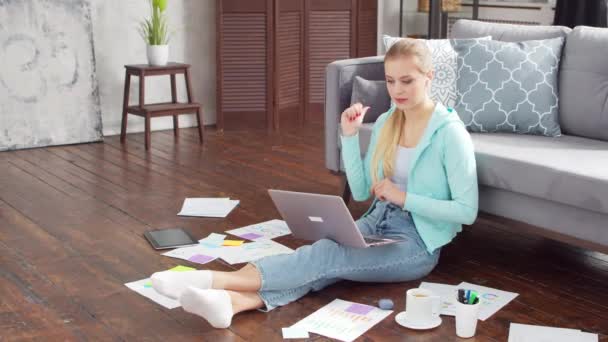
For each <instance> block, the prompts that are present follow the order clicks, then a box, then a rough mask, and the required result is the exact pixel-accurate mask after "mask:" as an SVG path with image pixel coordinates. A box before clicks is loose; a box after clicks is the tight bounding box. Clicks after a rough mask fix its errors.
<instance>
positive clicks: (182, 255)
mask: <svg viewBox="0 0 608 342" xmlns="http://www.w3.org/2000/svg"><path fill="white" fill-rule="evenodd" d="M225 237H226V235H223V234H216V233H211V234H210V235H209V236H208V237H206V238H204V239H200V240H199V245H198V246H188V247H181V248H176V249H174V250H171V251H169V252H166V253H163V254H162V255H164V256H168V257H171V258H177V259H182V260H188V261H192V262H195V263H198V264H206V263H208V262H211V261H213V260H215V259H217V258H219V257H220V256H221V252H222V247H221V246H222V243H223V242H224V238H225Z"/></svg>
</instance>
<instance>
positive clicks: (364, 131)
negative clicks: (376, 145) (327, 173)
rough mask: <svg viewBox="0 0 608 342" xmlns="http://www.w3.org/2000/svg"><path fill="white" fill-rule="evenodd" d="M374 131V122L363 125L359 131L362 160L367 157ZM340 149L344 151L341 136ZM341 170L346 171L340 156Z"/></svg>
mask: <svg viewBox="0 0 608 342" xmlns="http://www.w3.org/2000/svg"><path fill="white" fill-rule="evenodd" d="M366 115H367V114H366ZM373 129H374V123H373V122H370V123H364V124H362V125H361V128H360V129H359V148H360V149H361V158H364V157H365V153H366V152H367V147H368V146H369V141H370V140H371V138H372V130H373ZM338 134H341V133H338ZM338 148H340V149H342V141H341V140H340V136H338ZM340 170H342V171H344V165H343V163H342V156H340Z"/></svg>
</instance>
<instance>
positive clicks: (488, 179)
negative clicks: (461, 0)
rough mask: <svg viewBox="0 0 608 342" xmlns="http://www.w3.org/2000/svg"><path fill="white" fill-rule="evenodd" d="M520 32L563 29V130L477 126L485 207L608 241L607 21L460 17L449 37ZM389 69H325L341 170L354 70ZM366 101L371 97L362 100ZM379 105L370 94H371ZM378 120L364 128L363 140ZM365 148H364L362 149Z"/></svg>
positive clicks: (549, 231) (330, 152)
mask: <svg viewBox="0 0 608 342" xmlns="http://www.w3.org/2000/svg"><path fill="white" fill-rule="evenodd" d="M487 35H491V36H492V37H493V39H495V40H502V41H523V40H530V39H546V38H555V37H560V36H563V37H566V42H565V45H564V48H563V51H562V59H561V61H560V70H559V101H560V103H559V104H560V108H559V110H560V112H559V120H560V125H561V129H562V135H561V136H559V137H556V138H549V137H544V136H531V135H518V134H501V133H472V134H471V136H472V139H473V142H474V145H475V155H476V160H477V168H478V170H477V173H478V177H479V187H480V188H479V191H480V192H479V195H480V198H479V207H480V211H482V212H485V213H490V214H493V215H497V216H500V217H503V218H506V219H507V220H506V221H507V222H511V223H522V224H512V225H509V227H515V226H521V227H524V228H525V229H527V230H529V228H530V227H532V228H534V230H536V231H538V232H540V233H542V234H543V235H545V236H550V237H552V238H556V239H558V240H563V241H567V242H569V243H572V244H575V245H581V246H584V247H587V248H591V249H595V250H600V251H602V252H605V251H608V29H600V28H591V27H582V26H580V27H576V28H574V29H573V30H571V29H569V28H567V27H559V26H523V25H510V24H489V23H484V22H478V21H472V20H459V21H457V22H456V23H455V24H454V26H453V28H452V31H451V38H473V37H482V36H487ZM356 75H358V76H361V77H363V78H365V79H370V80H382V79H384V65H383V56H376V57H367V58H358V59H349V60H341V61H336V62H334V63H331V64H329V65H328V67H327V70H326V96H325V99H326V100H325V162H326V166H327V168H328V169H329V170H331V171H334V172H341V171H343V165H342V162H341V157H340V145H339V139H338V134H339V130H338V128H339V118H340V114H341V112H342V111H343V110H344V109H345V108H347V107H348V106H349V104H350V95H351V91H352V81H353V78H354V77H355V76H356ZM366 105H367V104H366ZM371 105H373V104H371ZM372 126H373V123H367V124H364V127H363V128H362V130H361V132H360V144H361V147H362V148H361V151H366V150H367V145H368V143H369V138H370V134H371V128H372ZM363 153H364V152H363Z"/></svg>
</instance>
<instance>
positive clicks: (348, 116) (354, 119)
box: [340, 102, 369, 136]
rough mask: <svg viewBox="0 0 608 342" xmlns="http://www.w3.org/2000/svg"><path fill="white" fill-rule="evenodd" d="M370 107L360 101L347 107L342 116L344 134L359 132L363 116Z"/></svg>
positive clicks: (341, 123) (349, 134) (341, 122)
mask: <svg viewBox="0 0 608 342" xmlns="http://www.w3.org/2000/svg"><path fill="white" fill-rule="evenodd" d="M368 109H369V107H363V105H362V104H361V103H359V102H357V103H355V104H354V105H352V106H350V107H348V108H346V110H344V111H343V112H342V116H341V117H340V125H341V126H342V135H344V136H351V135H355V134H357V132H359V128H361V125H362V124H363V117H365V113H366V112H367V110H368Z"/></svg>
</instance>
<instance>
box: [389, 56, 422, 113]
mask: <svg viewBox="0 0 608 342" xmlns="http://www.w3.org/2000/svg"><path fill="white" fill-rule="evenodd" d="M417 61H418V57H416V56H407V57H398V58H392V59H388V60H387V61H385V62H384V70H385V72H386V87H387V88H388V94H389V95H390V96H391V99H392V100H393V103H395V104H396V105H397V108H399V109H401V110H408V109H412V108H415V107H417V106H418V105H420V104H422V103H424V101H425V100H426V98H427V96H428V92H427V90H428V87H429V86H430V84H431V79H432V78H433V73H432V71H429V72H428V73H423V72H422V71H421V70H420V68H419V67H418V64H417Z"/></svg>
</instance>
